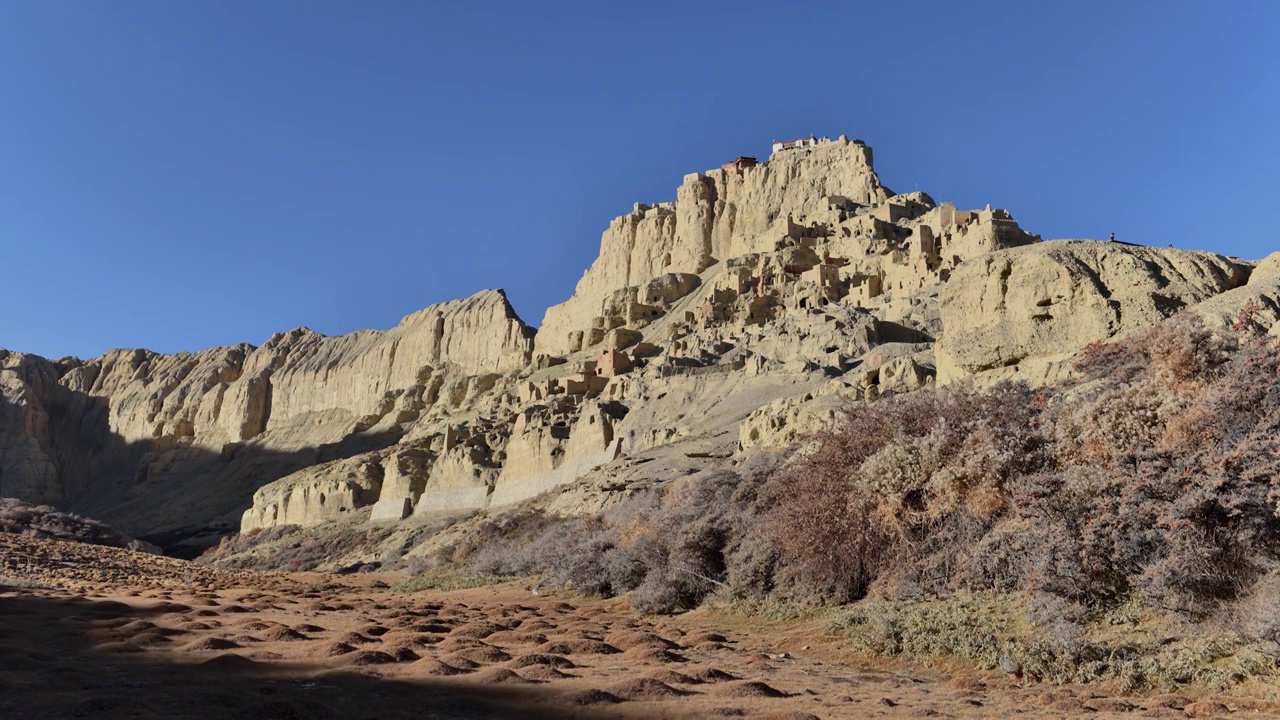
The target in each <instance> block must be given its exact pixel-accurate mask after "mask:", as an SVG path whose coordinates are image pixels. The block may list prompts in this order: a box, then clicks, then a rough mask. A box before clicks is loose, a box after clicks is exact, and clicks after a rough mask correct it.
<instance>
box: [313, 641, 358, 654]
mask: <svg viewBox="0 0 1280 720" xmlns="http://www.w3.org/2000/svg"><path fill="white" fill-rule="evenodd" d="M355 651H356V649H355V646H353V645H348V644H347V643H344V642H331V643H329V644H328V645H325V646H324V647H322V648H320V654H321V655H323V656H325V657H337V656H339V655H346V654H347V653H350V652H355Z"/></svg>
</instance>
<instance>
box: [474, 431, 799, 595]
mask: <svg viewBox="0 0 1280 720" xmlns="http://www.w3.org/2000/svg"><path fill="white" fill-rule="evenodd" d="M773 462H775V459H774V458H773V457H772V456H768V455H761V456H759V457H757V458H754V459H753V460H752V461H750V462H748V463H745V464H743V465H742V466H740V467H738V468H736V469H729V468H717V469H713V470H708V471H705V472H702V473H698V474H696V475H693V476H690V477H687V478H682V479H681V480H679V481H677V482H673V483H671V484H669V485H667V486H665V487H663V488H661V489H658V490H652V491H646V492H642V493H638V494H636V495H634V496H632V497H631V498H629V499H628V500H626V501H625V502H623V503H621V504H620V505H618V506H616V507H613V508H611V509H609V510H608V511H606V512H604V513H601V514H599V515H592V516H586V517H572V518H565V517H557V516H553V515H549V514H546V513H544V512H543V511H541V510H537V509H534V508H530V507H523V508H517V509H514V510H510V511H507V512H505V513H503V514H501V515H498V516H496V517H494V518H491V519H488V520H486V521H484V522H482V523H479V524H477V525H475V526H474V527H473V528H472V529H471V530H470V531H469V532H467V533H466V534H465V535H463V536H462V537H461V538H460V539H459V540H458V541H457V542H456V543H455V544H454V545H453V547H452V548H451V551H450V553H449V556H450V558H449V559H450V560H451V561H452V563H453V564H455V565H457V566H461V569H463V570H465V571H466V572H469V573H474V574H477V575H481V576H499V577H512V576H529V575H538V576H540V580H539V582H541V583H543V584H546V585H550V586H556V587H567V588H571V589H573V590H575V591H577V592H582V593H587V594H593V595H605V596H610V595H618V594H622V593H626V592H631V593H632V594H631V601H632V604H633V605H634V606H635V607H637V608H639V609H641V610H643V611H646V612H673V611H676V610H684V609H691V608H694V607H697V606H698V604H699V603H701V602H702V600H703V599H704V598H706V597H707V596H708V595H710V594H712V593H714V592H724V593H726V594H728V595H730V596H753V597H764V596H766V595H767V594H768V593H769V592H770V591H771V590H772V589H773V576H774V568H773V566H774V563H775V561H776V550H775V548H774V546H773V544H772V542H771V541H770V540H769V539H768V538H766V537H763V536H762V535H760V534H759V533H758V532H756V531H755V530H756V525H757V517H758V516H759V514H760V509H761V507H762V503H764V502H765V499H764V498H763V497H762V496H761V494H760V492H759V491H760V489H761V487H762V486H763V485H764V483H765V482H766V481H767V480H768V478H769V477H770V476H771V475H772V473H773Z"/></svg>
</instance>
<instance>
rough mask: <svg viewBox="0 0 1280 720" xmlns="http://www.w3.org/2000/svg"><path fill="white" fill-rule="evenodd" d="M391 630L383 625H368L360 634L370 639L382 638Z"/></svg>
mask: <svg viewBox="0 0 1280 720" xmlns="http://www.w3.org/2000/svg"><path fill="white" fill-rule="evenodd" d="M390 630H391V628H388V627H384V626H382V625H367V626H365V627H362V628H360V630H359V632H360V633H361V634H363V635H368V636H369V637H382V636H383V635H386V634H387V633H388V632H389V631H390Z"/></svg>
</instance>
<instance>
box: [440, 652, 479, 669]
mask: <svg viewBox="0 0 1280 720" xmlns="http://www.w3.org/2000/svg"><path fill="white" fill-rule="evenodd" d="M440 660H441V661H443V662H446V663H449V664H450V665H452V666H454V667H456V668H458V669H460V670H475V669H476V668H478V667H480V663H478V662H475V661H474V660H469V659H467V658H464V657H462V656H461V655H458V654H457V653H453V654H450V655H444V656H441V658H440Z"/></svg>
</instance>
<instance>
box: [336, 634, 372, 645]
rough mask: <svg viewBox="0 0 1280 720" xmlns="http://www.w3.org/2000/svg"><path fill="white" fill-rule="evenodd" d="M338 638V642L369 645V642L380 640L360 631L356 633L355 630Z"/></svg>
mask: <svg viewBox="0 0 1280 720" xmlns="http://www.w3.org/2000/svg"><path fill="white" fill-rule="evenodd" d="M336 639H337V641H338V642H344V643H347V644H349V645H368V644H369V643H376V642H378V641H377V640H375V639H373V638H371V637H368V636H365V635H361V634H360V633H355V632H349V633H345V634H343V635H341V636H339V637H338V638H336Z"/></svg>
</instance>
